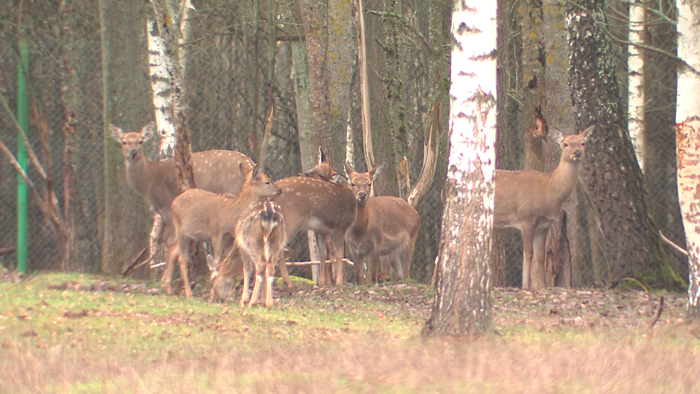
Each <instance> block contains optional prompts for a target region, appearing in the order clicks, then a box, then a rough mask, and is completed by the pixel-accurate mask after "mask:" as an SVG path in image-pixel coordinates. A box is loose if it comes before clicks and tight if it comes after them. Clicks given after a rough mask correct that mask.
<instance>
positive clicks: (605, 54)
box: [567, 0, 685, 290]
mask: <svg viewBox="0 0 700 394" xmlns="http://www.w3.org/2000/svg"><path fill="white" fill-rule="evenodd" d="M603 5H604V2H603V1H602V0H583V1H579V2H577V3H575V4H574V3H567V14H568V15H567V19H568V20H569V21H570V24H569V27H568V30H569V40H570V45H571V51H572V52H571V57H570V59H571V63H570V73H569V83H570V87H571V91H572V97H573V103H574V107H575V115H576V125H577V127H578V128H585V127H587V126H589V125H591V124H595V125H596V128H595V132H594V133H593V135H591V136H589V138H588V142H587V147H586V159H585V161H584V186H585V187H586V189H587V192H588V193H589V195H590V197H591V200H592V202H593V205H594V207H595V211H596V214H597V218H598V219H599V222H600V225H601V227H602V228H601V229H600V230H601V231H602V233H603V239H604V242H605V256H606V258H607V260H608V263H609V265H610V267H611V277H610V284H611V285H616V284H618V283H620V282H622V281H624V280H625V279H626V278H632V279H635V280H638V281H639V282H641V283H643V284H644V285H645V286H647V287H652V288H667V289H678V290H680V289H682V288H684V286H685V284H684V283H683V280H681V279H680V278H679V277H678V276H677V275H676V274H675V273H674V272H673V270H672V269H671V266H670V264H669V260H668V256H667V255H666V251H665V250H664V248H663V246H662V244H661V236H660V234H659V231H658V228H657V226H656V224H655V222H654V219H653V215H652V210H651V205H650V203H649V197H648V193H647V188H646V185H645V184H644V181H643V179H642V172H641V170H640V168H639V165H638V164H637V160H636V158H635V156H634V148H633V146H632V143H631V141H630V138H629V134H628V133H627V128H626V122H625V117H624V112H623V109H622V107H621V103H622V102H623V100H622V99H621V92H620V83H619V81H618V79H617V75H616V71H615V60H614V58H613V55H614V54H613V48H612V46H611V43H610V40H609V39H608V37H607V36H606V34H605V32H604V31H603V25H604V24H605V23H606V22H607V20H606V16H605V13H604V12H603Z"/></svg>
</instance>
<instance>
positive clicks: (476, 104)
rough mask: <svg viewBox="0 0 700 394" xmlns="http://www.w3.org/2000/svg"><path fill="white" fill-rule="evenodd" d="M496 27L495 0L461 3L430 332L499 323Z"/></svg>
mask: <svg viewBox="0 0 700 394" xmlns="http://www.w3.org/2000/svg"><path fill="white" fill-rule="evenodd" d="M496 32H497V25H496V5H495V2H494V3H488V2H480V3H477V2H476V1H472V2H469V1H460V2H456V3H455V5H454V11H453V14H452V36H453V39H454V42H455V44H454V46H453V48H452V73H451V76H452V87H451V89H450V96H451V99H452V106H451V115H450V118H451V127H450V133H451V137H450V139H451V151H450V157H449V159H448V160H449V164H448V166H449V170H448V176H447V182H446V187H445V190H444V193H445V196H446V199H447V201H446V205H445V210H444V213H443V219H442V220H443V221H442V234H441V242H440V246H441V247H440V251H439V255H438V266H439V267H438V281H437V285H436V290H437V293H436V297H435V302H434V304H433V310H432V314H431V316H430V319H428V321H427V322H426V324H425V326H424V327H423V335H426V336H455V337H462V336H475V335H479V334H483V333H486V332H487V331H489V330H490V329H491V324H492V320H491V286H490V277H491V273H490V270H489V263H490V252H491V232H492V228H493V206H494V199H493V197H494V174H495V170H496V151H495V142H496V138H495V137H496V100H495V97H494V96H493V95H494V94H496V57H495V49H496ZM475 59H478V60H475Z"/></svg>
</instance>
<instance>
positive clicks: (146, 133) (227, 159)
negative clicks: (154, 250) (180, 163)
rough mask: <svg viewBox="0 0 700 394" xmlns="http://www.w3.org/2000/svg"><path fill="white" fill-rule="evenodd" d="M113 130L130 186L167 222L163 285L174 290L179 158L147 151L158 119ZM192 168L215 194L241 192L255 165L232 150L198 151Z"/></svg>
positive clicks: (203, 186) (197, 179)
mask: <svg viewBox="0 0 700 394" xmlns="http://www.w3.org/2000/svg"><path fill="white" fill-rule="evenodd" d="M109 131H110V134H111V136H112V138H113V139H114V140H116V141H117V142H119V143H120V144H121V145H122V155H123V156H124V163H125V167H126V180H127V182H128V183H129V185H130V186H131V187H132V188H133V189H135V190H136V191H137V192H138V193H139V194H141V195H142V196H143V197H144V198H145V199H146V200H147V201H148V202H149V204H151V206H152V207H153V209H154V210H155V211H156V212H157V213H158V214H160V215H161V216H162V217H163V221H164V222H165V245H166V248H165V250H166V256H165V261H166V267H165V272H164V273H163V285H164V286H165V291H166V293H168V294H171V293H172V288H171V280H172V274H173V269H174V266H173V265H172V264H170V261H171V260H172V259H170V258H169V256H168V255H169V251H170V249H171V247H172V245H173V244H174V243H175V232H174V229H173V220H172V211H171V210H170V207H171V205H172V202H173V200H175V197H177V196H178V195H179V194H180V189H179V187H178V183H177V173H176V170H175V160H174V159H172V158H171V159H167V160H164V161H159V162H152V161H149V160H148V159H147V158H146V156H145V155H144V153H143V147H144V144H145V142H146V141H148V140H149V139H151V138H152V137H153V136H154V135H155V134H156V124H155V122H150V123H148V124H146V125H145V126H143V128H142V129H141V131H140V132H124V131H123V130H122V129H121V128H120V127H119V126H116V125H113V124H110V125H109ZM191 163H192V170H193V172H194V180H195V184H196V185H197V188H199V189H203V190H208V191H210V192H213V193H229V194H237V193H238V192H239V191H240V190H241V187H242V186H243V182H244V181H245V179H246V175H248V174H249V173H250V172H251V170H252V168H253V165H254V163H253V161H252V160H250V159H249V158H248V157H247V156H246V155H244V154H242V153H240V152H236V151H229V150H208V151H203V152H194V153H192V156H191Z"/></svg>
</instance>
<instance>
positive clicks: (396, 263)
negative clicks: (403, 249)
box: [386, 250, 404, 279]
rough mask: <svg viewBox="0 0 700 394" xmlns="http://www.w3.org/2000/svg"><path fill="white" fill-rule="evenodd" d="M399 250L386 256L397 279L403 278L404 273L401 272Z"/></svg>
mask: <svg viewBox="0 0 700 394" xmlns="http://www.w3.org/2000/svg"><path fill="white" fill-rule="evenodd" d="M400 256H401V254H400V251H399V250H395V251H393V252H391V253H390V254H389V255H388V256H386V258H387V259H388V260H389V264H390V265H391V269H393V270H394V273H396V277H397V278H398V279H403V278H404V273H403V265H402V264H401V259H400Z"/></svg>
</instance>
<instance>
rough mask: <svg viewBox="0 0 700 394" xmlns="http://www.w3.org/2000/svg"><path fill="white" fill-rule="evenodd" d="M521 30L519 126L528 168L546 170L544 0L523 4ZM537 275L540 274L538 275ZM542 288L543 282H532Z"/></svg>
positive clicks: (534, 285)
mask: <svg viewBox="0 0 700 394" xmlns="http://www.w3.org/2000/svg"><path fill="white" fill-rule="evenodd" d="M520 10H521V13H520V23H521V27H520V28H521V32H522V37H523V38H522V46H523V49H522V54H523V56H522V68H521V78H520V81H521V83H522V86H520V88H521V89H522V93H523V108H522V111H521V112H520V119H519V122H518V126H520V127H521V129H522V131H523V133H524V136H525V166H524V169H525V170H535V171H544V161H545V147H546V145H547V143H546V140H545V137H546V135H545V131H546V126H547V125H546V119H545V118H544V115H543V111H544V109H545V106H546V98H545V85H546V84H545V74H544V70H545V56H546V52H545V43H544V31H543V28H544V26H543V14H542V1H541V0H531V1H524V2H522V3H521V6H520ZM534 277H537V275H535V276H534ZM532 285H533V287H543V286H544V283H542V284H538V283H533V284H532Z"/></svg>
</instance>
